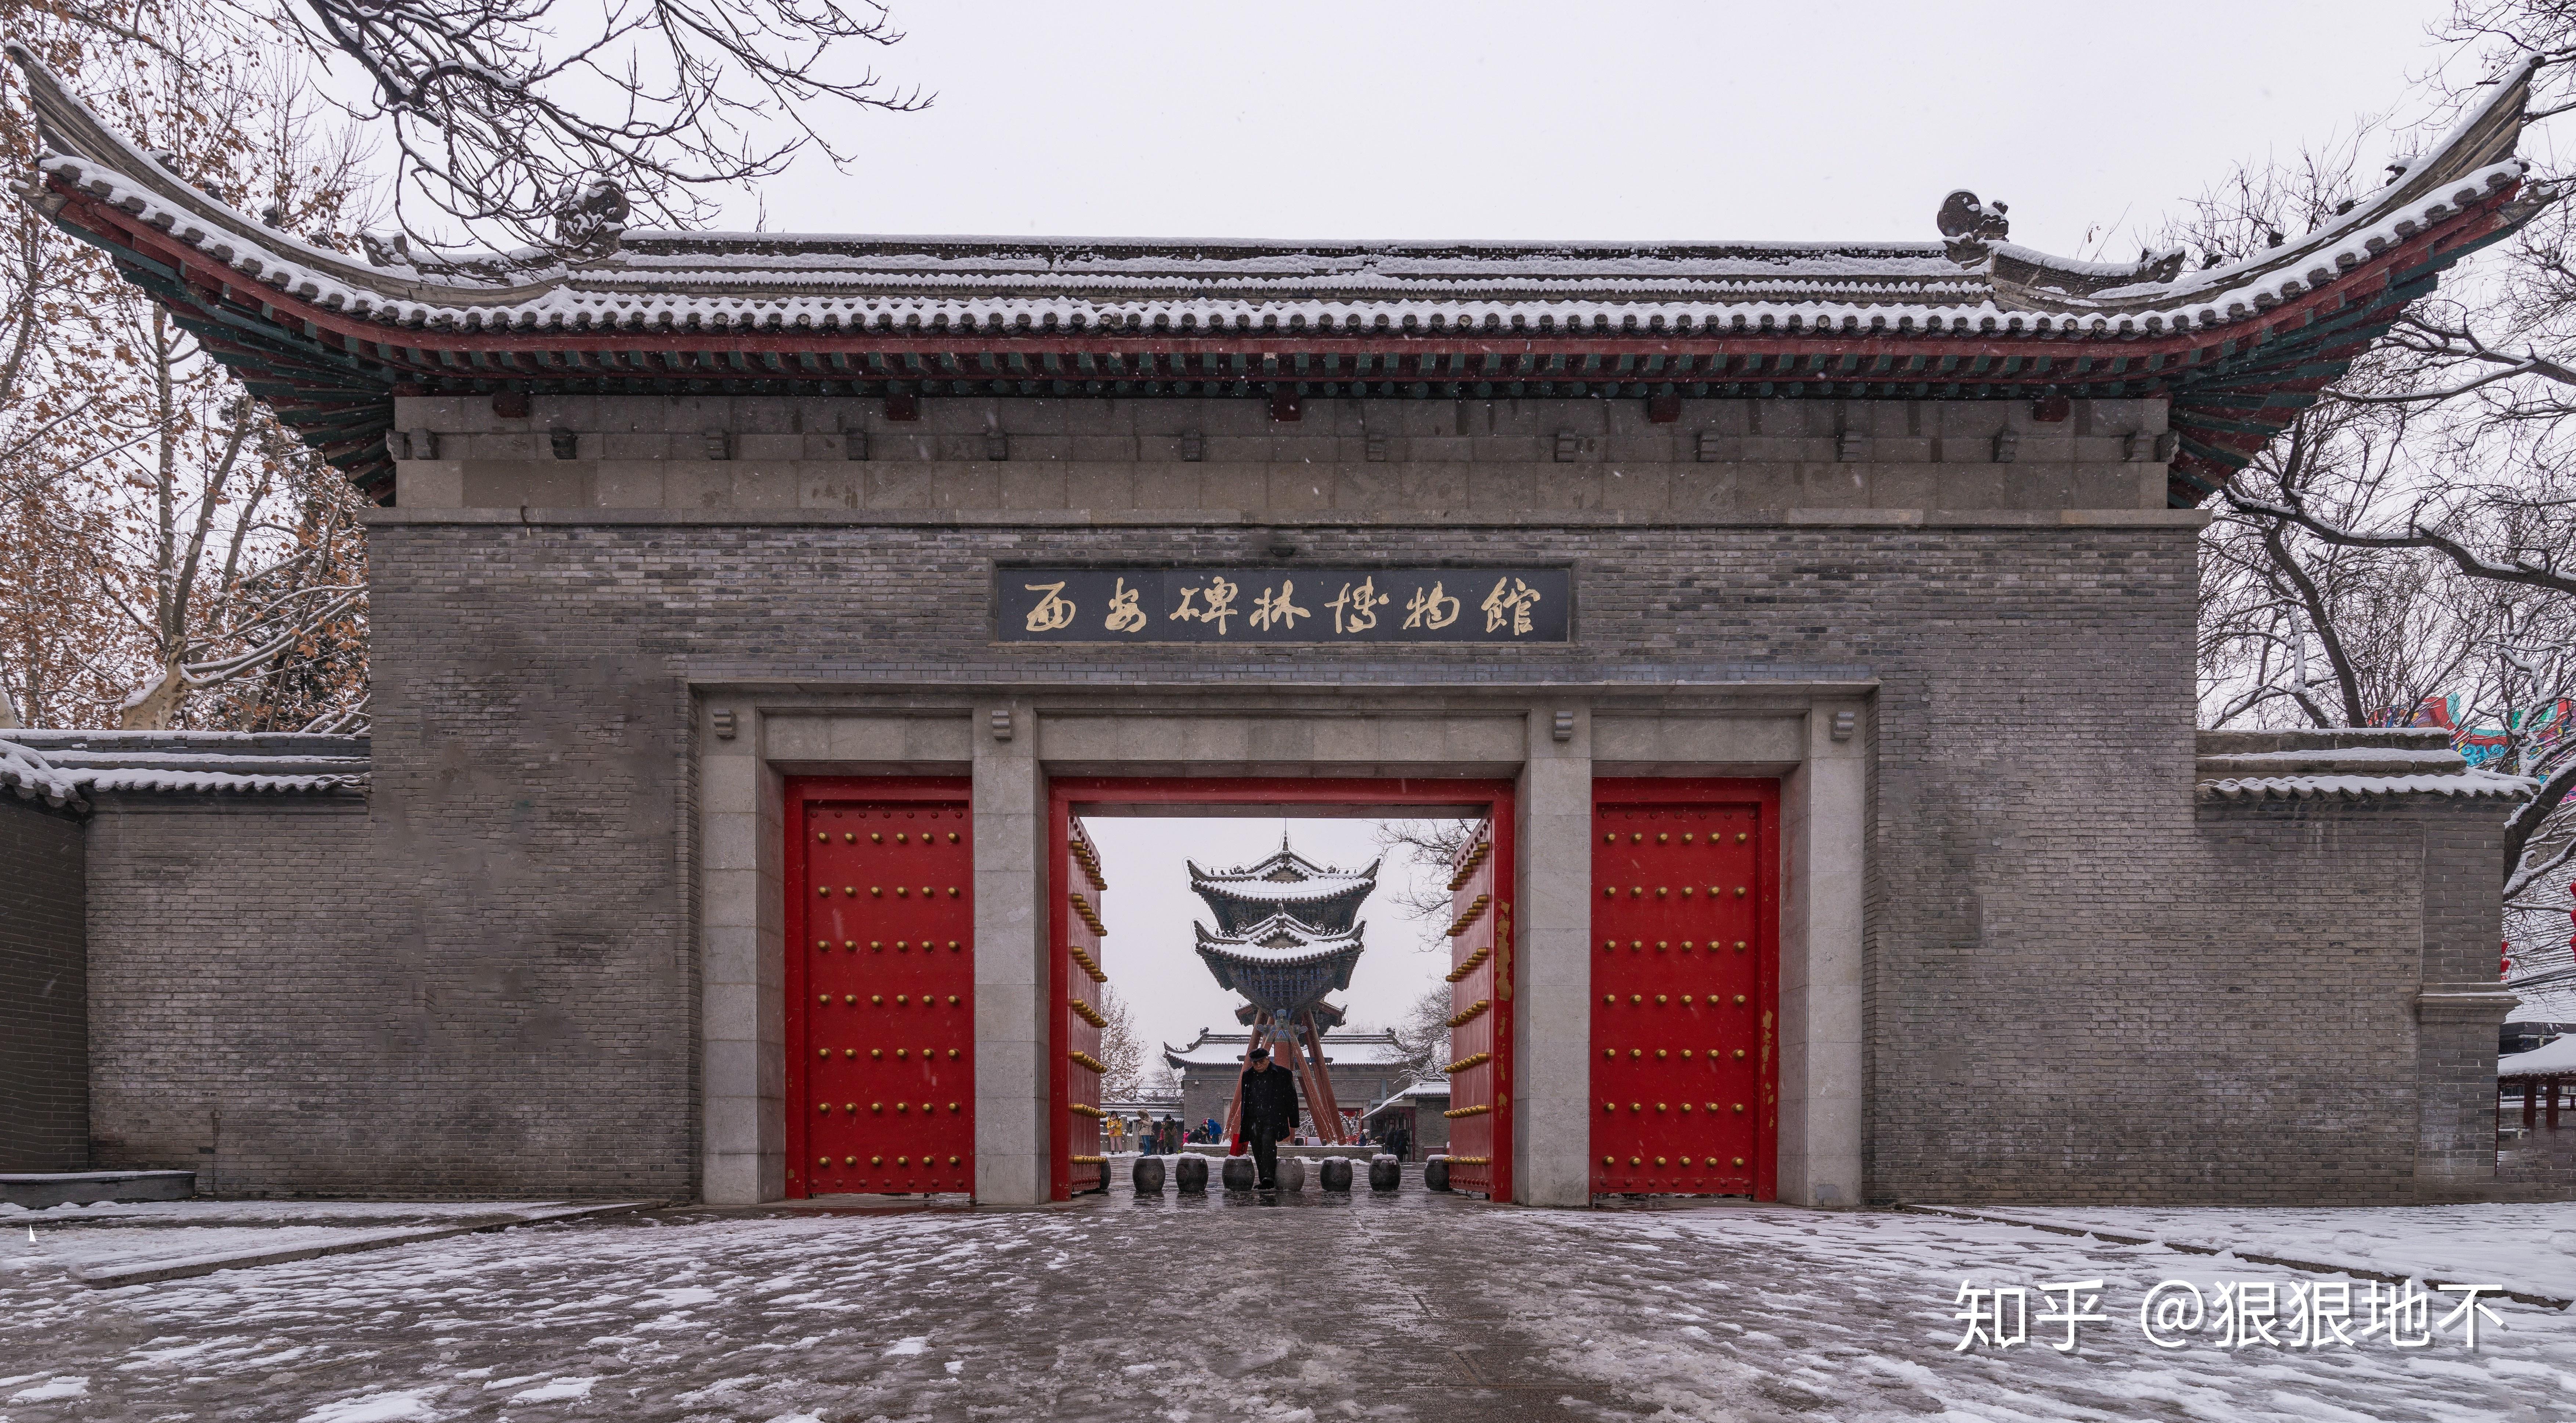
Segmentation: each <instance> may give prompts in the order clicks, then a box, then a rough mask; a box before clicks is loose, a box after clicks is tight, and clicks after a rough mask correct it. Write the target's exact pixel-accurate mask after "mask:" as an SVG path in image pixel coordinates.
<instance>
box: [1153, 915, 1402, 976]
mask: <svg viewBox="0 0 2576 1423" xmlns="http://www.w3.org/2000/svg"><path fill="white" fill-rule="evenodd" d="M1190 927H1191V928H1193V929H1196V930H1197V931H1198V938H1199V952H1200V953H1203V954H1206V953H1215V954H1222V955H1224V956H1225V957H1227V958H1230V959H1238V960H1241V961H1242V962H1245V963H1258V964H1272V965H1285V964H1301V963H1312V962H1314V961H1315V960H1317V959H1324V958H1330V957H1332V956H1333V955H1335V954H1341V953H1351V954H1356V953H1358V952H1360V950H1361V948H1362V947H1363V946H1362V944H1361V943H1360V936H1361V935H1362V934H1364V933H1365V932H1367V930H1368V926H1367V925H1366V924H1359V925H1354V926H1353V927H1352V928H1351V930H1350V932H1348V933H1333V932H1330V931H1326V930H1319V929H1315V928H1311V927H1309V926H1308V925H1307V924H1305V923H1304V922H1303V921H1300V920H1298V919H1295V918H1292V917H1290V916H1289V915H1286V914H1273V915H1271V916H1270V917H1269V918H1267V919H1264V920H1262V921H1261V922H1260V923H1258V924H1255V925H1252V926H1251V927H1249V928H1247V929H1245V930H1244V931H1243V932H1242V933H1240V934H1227V933H1223V932H1221V931H1219V930H1215V929H1211V928H1209V927H1208V926H1206V925H1205V924H1199V923H1195V922H1194V923H1192V924H1191V926H1190ZM1282 940H1284V941H1285V942H1281V941H1282Z"/></svg>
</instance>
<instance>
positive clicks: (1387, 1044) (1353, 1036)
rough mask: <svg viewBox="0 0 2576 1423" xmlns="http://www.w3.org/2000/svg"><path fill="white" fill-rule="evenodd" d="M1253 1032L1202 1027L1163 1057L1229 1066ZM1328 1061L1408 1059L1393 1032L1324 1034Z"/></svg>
mask: <svg viewBox="0 0 2576 1423" xmlns="http://www.w3.org/2000/svg"><path fill="white" fill-rule="evenodd" d="M1251 1042H1252V1035H1251V1034H1250V1033H1217V1032H1210V1031H1208V1030H1207V1029H1204V1028H1202V1029H1200V1030H1199V1035H1198V1038H1197V1040H1196V1041H1194V1042H1192V1043H1190V1044H1189V1045H1188V1046H1187V1047H1174V1046H1172V1045H1171V1044H1170V1043H1165V1044H1163V1060H1164V1061H1165V1062H1168V1063H1170V1064H1171V1065H1172V1066H1174V1067H1226V1066H1230V1065H1232V1064H1235V1063H1239V1062H1241V1061H1242V1060H1243V1050H1244V1048H1245V1047H1246V1046H1248V1045H1250V1043H1251ZM1324 1061H1325V1062H1327V1063H1329V1064H1331V1065H1333V1066H1335V1067H1386V1066H1390V1065H1393V1064H1396V1063H1400V1062H1402V1061H1404V1053H1403V1050H1402V1049H1400V1048H1398V1047H1397V1046H1396V1044H1395V1035H1394V1034H1392V1033H1384V1032H1377V1033H1347V1034H1342V1035H1339V1036H1336V1035H1334V1034H1331V1033H1327V1034H1325V1035H1324Z"/></svg>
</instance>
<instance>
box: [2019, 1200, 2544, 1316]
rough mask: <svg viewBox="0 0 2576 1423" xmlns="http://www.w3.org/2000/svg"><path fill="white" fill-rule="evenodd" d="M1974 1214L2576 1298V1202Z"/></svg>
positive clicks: (2027, 1210) (2030, 1210)
mask: <svg viewBox="0 0 2576 1423" xmlns="http://www.w3.org/2000/svg"><path fill="white" fill-rule="evenodd" d="M1977 1214H1980V1215H1987V1216H2001V1217H2004V1218H2006V1219H2011V1220H2027V1221H2034V1222H2039V1223H2042V1224H2047V1225H2054V1226H2064V1227H2073V1228H2077V1229H2084V1230H2102V1231H2107V1232H2109V1233H2110V1234H2113V1235H2118V1236H2125V1237H2132V1238H2137V1239H2146V1240H2169V1241H2172V1242H2174V1243H2175V1244H2178V1245H2198V1246H2204V1247H2214V1248H2217V1249H2222V1250H2233V1251H2235V1252H2237V1253H2238V1254H2240V1255H2268V1256H2271V1257H2273V1258H2275V1259H2281V1260H2297V1261H2300V1262H2302V1263H2308V1264H2317V1265H2336V1266H2341V1267H2343V1268H2345V1269H2352V1270H2365V1271H2372V1272H2377V1273H2380V1274H2390V1275H2422V1276H2427V1277H2430V1278H2441V1279H2451V1278H2464V1277H2468V1276H2475V1277H2476V1278H2477V1279H2478V1280H2479V1281H2480V1282H2481V1283H2485V1284H2497V1285H2502V1286H2504V1287H2505V1288H2506V1289H2510V1290H2518V1291H2521V1292H2522V1293H2525V1294H2531V1295H2540V1296H2545V1297H2547V1298H2551V1299H2569V1300H2576V1205H2564V1204H2553V1205H2490V1206H2396V1207H2390V1208H2387V1209H2379V1210H2271V1209H2267V1210H2229V1209H2227V1208H2225V1207H2222V1206H2191V1207H2177V1208H2172V1209H2157V1208H2151V1207H2145V1206H2121V1207H2110V1208H2092V1207H2076V1208H2063V1209H2060V1208H2050V1209H2034V1208H2030V1207H2022V1206H1999V1207H1979V1208H1977Z"/></svg>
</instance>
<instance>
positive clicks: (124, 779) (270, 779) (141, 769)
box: [0, 728, 371, 804]
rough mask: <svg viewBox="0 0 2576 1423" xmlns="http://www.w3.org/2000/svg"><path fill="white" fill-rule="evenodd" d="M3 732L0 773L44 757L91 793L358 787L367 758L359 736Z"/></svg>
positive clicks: (301, 791)
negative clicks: (4, 735)
mask: <svg viewBox="0 0 2576 1423" xmlns="http://www.w3.org/2000/svg"><path fill="white" fill-rule="evenodd" d="M6 735H7V738H8V739H7V740H6V741H0V774H7V775H13V776H14V775H16V774H18V768H19V766H20V764H21V762H27V763H41V764H42V766H43V767H44V768H46V769H47V770H48V771H49V772H50V773H51V774H52V775H54V776H56V777H59V778H60V779H61V782H62V783H63V784H66V785H69V786H71V787H73V788H75V789H76V791H77V792H80V793H84V794H89V795H98V794H106V793H125V794H155V793H158V794H172V795H355V794H359V793H361V792H363V791H364V790H365V788H366V785H367V779H368V774H369V770H370V765H371V763H370V760H369V750H368V740H367V738H366V737H363V736H325V735H309V734H301V733H294V734H290V733H259V732H234V731H62V730H53V729H37V728H22V729H13V730H11V731H9V732H8V733H6ZM10 784H13V785H14V784H16V782H15V781H12V782H10ZM26 793H27V792H25V791H24V790H22V791H21V794H26ZM56 803H57V804H59V803H60V802H59V801H58V802H56Z"/></svg>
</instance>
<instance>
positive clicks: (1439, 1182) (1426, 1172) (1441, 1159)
mask: <svg viewBox="0 0 2576 1423" xmlns="http://www.w3.org/2000/svg"><path fill="white" fill-rule="evenodd" d="M1422 1188H1423V1189H1424V1190H1426V1191H1445V1190H1448V1189H1449V1158H1448V1157H1446V1156H1435V1157H1432V1158H1431V1159H1430V1160H1428V1161H1425V1162H1423V1163H1422Z"/></svg>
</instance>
